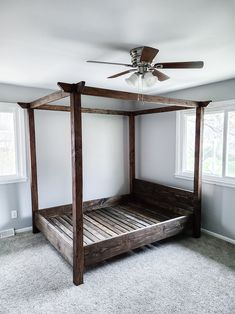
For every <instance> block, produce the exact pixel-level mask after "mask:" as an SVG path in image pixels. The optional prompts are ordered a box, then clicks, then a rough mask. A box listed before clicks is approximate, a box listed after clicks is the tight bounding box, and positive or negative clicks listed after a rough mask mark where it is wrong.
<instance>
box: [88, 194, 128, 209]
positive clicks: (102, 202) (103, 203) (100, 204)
mask: <svg viewBox="0 0 235 314" xmlns="http://www.w3.org/2000/svg"><path fill="white" fill-rule="evenodd" d="M128 198H129V194H126V195H117V196H111V197H105V198H100V199H96V200H91V201H86V202H83V212H87V211H92V210H95V209H99V208H106V207H110V206H116V205H118V204H120V203H123V202H125V201H126V200H127V199H128Z"/></svg>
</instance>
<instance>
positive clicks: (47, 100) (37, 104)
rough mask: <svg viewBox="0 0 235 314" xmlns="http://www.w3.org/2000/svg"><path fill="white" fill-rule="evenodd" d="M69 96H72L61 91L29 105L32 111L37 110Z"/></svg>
mask: <svg viewBox="0 0 235 314" xmlns="http://www.w3.org/2000/svg"><path fill="white" fill-rule="evenodd" d="M69 95H70V94H69V93H65V92H64V91H61V90H59V91H56V92H53V93H51V94H49V95H47V96H44V97H41V98H38V99H36V100H34V101H32V102H30V103H29V105H30V108H31V109H35V108H38V107H40V106H42V105H45V104H47V103H50V102H52V101H56V100H60V99H62V98H65V97H68V96H69Z"/></svg>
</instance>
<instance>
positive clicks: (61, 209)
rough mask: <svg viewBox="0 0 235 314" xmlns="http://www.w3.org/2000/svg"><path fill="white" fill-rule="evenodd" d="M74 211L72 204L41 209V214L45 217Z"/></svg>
mask: <svg viewBox="0 0 235 314" xmlns="http://www.w3.org/2000/svg"><path fill="white" fill-rule="evenodd" d="M71 213H72V204H68V205H59V206H55V207H49V208H43V209H40V214H41V215H42V216H44V217H53V216H61V215H67V214H71Z"/></svg>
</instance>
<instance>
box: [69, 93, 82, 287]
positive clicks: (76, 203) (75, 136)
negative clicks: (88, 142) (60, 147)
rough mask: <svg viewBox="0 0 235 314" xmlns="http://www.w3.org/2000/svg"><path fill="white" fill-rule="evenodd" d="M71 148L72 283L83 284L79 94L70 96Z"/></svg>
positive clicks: (80, 116)
mask: <svg viewBox="0 0 235 314" xmlns="http://www.w3.org/2000/svg"><path fill="white" fill-rule="evenodd" d="M70 104H71V147H72V197H73V202H72V213H73V282H74V284H75V285H79V284H82V283H83V271H84V249H83V209H82V206H83V204H82V203H83V201H82V196H83V179H82V115H81V94H79V93H77V92H75V93H72V94H71V95H70Z"/></svg>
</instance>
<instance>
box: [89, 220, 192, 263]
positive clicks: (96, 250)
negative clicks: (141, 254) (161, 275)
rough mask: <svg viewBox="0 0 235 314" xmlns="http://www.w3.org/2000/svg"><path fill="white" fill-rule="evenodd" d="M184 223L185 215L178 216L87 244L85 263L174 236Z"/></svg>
mask: <svg viewBox="0 0 235 314" xmlns="http://www.w3.org/2000/svg"><path fill="white" fill-rule="evenodd" d="M186 223H187V217H178V218H175V219H171V220H168V221H164V222H161V223H158V224H155V225H151V226H149V227H145V228H140V229H137V230H133V231H131V232H127V233H125V234H122V235H119V236H116V237H113V238H111V239H107V240H104V241H102V242H97V243H93V244H90V245H87V246H86V247H85V265H86V266H88V265H92V264H95V263H98V262H101V261H103V260H106V259H109V258H111V257H114V256H116V255H119V254H122V253H125V252H127V251H129V250H133V249H135V248H138V247H141V246H144V245H146V244H150V243H152V242H155V241H159V240H162V239H165V238H168V237H171V236H174V235H176V234H178V233H181V232H182V231H183V230H184V228H185V226H186Z"/></svg>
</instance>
